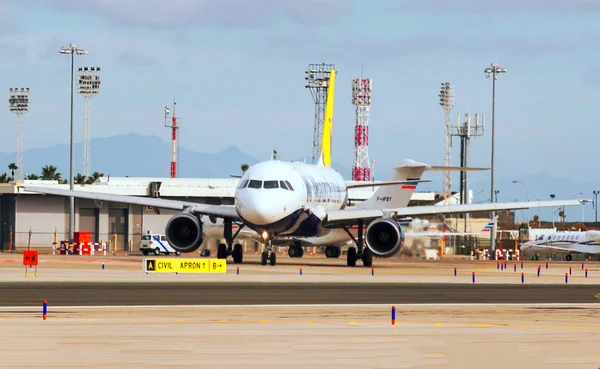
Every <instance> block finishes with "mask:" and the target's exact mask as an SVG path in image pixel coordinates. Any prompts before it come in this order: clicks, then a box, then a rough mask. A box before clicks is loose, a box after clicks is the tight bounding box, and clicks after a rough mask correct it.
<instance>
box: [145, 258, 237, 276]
mask: <svg viewBox="0 0 600 369" xmlns="http://www.w3.org/2000/svg"><path fill="white" fill-rule="evenodd" d="M144 266H145V270H144V271H145V272H146V273H148V272H153V273H226V272H227V261H226V260H225V259H179V258H177V259H175V258H172V259H167V258H158V259H145V262H144Z"/></svg>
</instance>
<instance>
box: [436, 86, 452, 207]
mask: <svg viewBox="0 0 600 369" xmlns="http://www.w3.org/2000/svg"><path fill="white" fill-rule="evenodd" d="M438 96H439V97H440V106H441V107H442V108H444V111H445V124H444V127H445V135H444V136H445V137H444V165H445V166H446V167H449V166H450V153H451V150H452V135H451V133H452V132H451V128H450V124H451V123H450V110H452V108H453V107H454V86H452V85H451V84H450V82H442V87H441V89H440V94H439V95H438ZM443 193H444V199H447V198H449V197H450V196H451V195H452V174H451V173H450V171H445V172H444V190H443Z"/></svg>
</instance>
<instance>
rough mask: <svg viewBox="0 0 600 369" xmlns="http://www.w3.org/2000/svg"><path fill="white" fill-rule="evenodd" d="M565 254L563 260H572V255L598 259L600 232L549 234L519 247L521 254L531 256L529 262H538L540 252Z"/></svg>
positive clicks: (599, 256)
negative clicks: (583, 255)
mask: <svg viewBox="0 0 600 369" xmlns="http://www.w3.org/2000/svg"><path fill="white" fill-rule="evenodd" d="M555 251H558V252H561V253H566V255H565V257H564V258H565V260H566V261H571V260H573V254H574V253H575V254H585V258H586V260H589V259H590V256H594V257H595V258H596V259H600V231H586V232H582V231H579V232H551V233H546V234H542V235H540V236H538V237H536V238H535V239H534V240H531V241H528V242H525V243H524V244H522V245H521V252H522V253H523V254H524V255H526V254H531V260H538V258H539V253H540V252H555Z"/></svg>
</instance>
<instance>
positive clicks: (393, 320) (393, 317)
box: [392, 305, 396, 325]
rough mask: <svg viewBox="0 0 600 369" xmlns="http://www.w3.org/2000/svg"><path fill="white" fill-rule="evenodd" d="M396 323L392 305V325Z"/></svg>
mask: <svg viewBox="0 0 600 369" xmlns="http://www.w3.org/2000/svg"><path fill="white" fill-rule="evenodd" d="M395 324H396V306H395V305H392V325H395Z"/></svg>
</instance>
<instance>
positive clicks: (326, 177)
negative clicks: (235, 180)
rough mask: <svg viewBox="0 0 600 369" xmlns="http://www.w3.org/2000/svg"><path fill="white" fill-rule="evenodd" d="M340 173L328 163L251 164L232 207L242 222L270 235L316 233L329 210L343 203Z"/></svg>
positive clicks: (322, 230)
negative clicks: (317, 164)
mask: <svg viewBox="0 0 600 369" xmlns="http://www.w3.org/2000/svg"><path fill="white" fill-rule="evenodd" d="M347 198H348V191H347V188H346V182H345V180H344V178H343V177H342V175H341V174H340V173H339V172H337V171H336V170H334V169H332V168H329V167H320V166H316V165H307V164H302V163H294V162H283V161H278V160H274V161H268V162H262V163H259V164H256V165H254V166H252V167H251V168H250V169H248V171H246V173H244V175H243V176H242V178H241V179H240V182H239V185H238V187H237V188H236V190H235V208H236V211H237V213H238V215H239V216H240V218H242V220H243V221H244V223H245V224H246V225H247V226H248V227H249V228H251V229H253V230H254V231H256V232H258V233H259V234H261V235H262V234H264V232H266V234H267V235H268V237H269V239H271V238H273V237H276V236H278V235H288V236H299V237H315V236H322V235H325V234H327V233H328V232H329V230H328V229H326V228H322V227H321V221H322V220H323V218H324V217H325V216H326V214H327V211H328V210H340V209H343V208H344V207H345V204H346V201H347Z"/></svg>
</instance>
